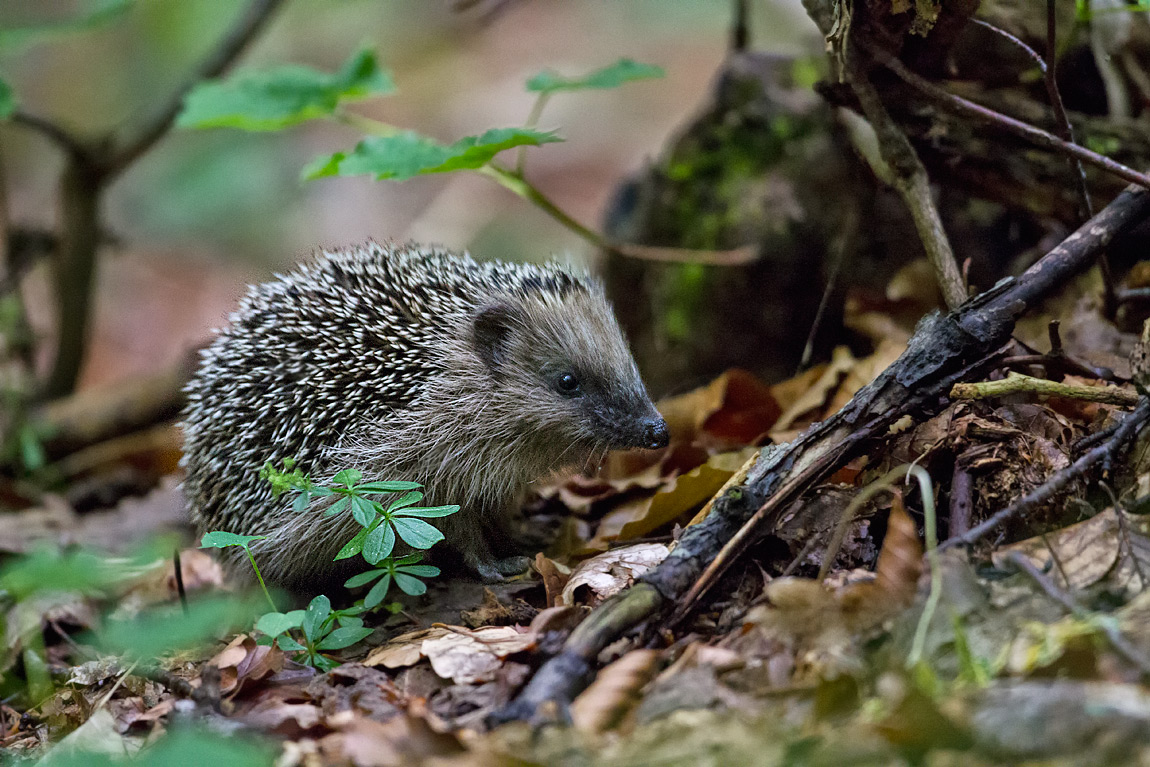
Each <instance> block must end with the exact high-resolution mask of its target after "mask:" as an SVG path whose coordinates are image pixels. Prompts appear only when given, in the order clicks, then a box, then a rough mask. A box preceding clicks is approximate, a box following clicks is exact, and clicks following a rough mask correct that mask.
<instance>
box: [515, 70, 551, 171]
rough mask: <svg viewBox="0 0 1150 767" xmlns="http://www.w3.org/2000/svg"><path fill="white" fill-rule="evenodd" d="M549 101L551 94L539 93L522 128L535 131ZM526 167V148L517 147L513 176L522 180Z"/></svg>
mask: <svg viewBox="0 0 1150 767" xmlns="http://www.w3.org/2000/svg"><path fill="white" fill-rule="evenodd" d="M550 99H551V94H550V93H548V92H547V91H541V92H540V93H539V96H538V98H536V99H535V103H534V104H532V105H531V112H530V113H529V114H528V115H527V124H526V125H524V126H523V127H525V128H527V129H528V130H535V126H536V125H538V124H539V118H540V117H542V115H543V108H544V107H545V106H547V102H548V101H549V100H550ZM526 167H527V147H526V146H521V147H519V157H518V158H517V159H516V161H515V175H516V176H518V177H519V178H523V171H524V170H525V169H526Z"/></svg>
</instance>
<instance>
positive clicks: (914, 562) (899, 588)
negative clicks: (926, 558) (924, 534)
mask: <svg viewBox="0 0 1150 767" xmlns="http://www.w3.org/2000/svg"><path fill="white" fill-rule="evenodd" d="M921 575H922V543H920V542H919V539H918V528H917V526H916V525H915V523H914V520H913V519H911V518H910V515H909V514H907V513H906V507H905V506H903V503H902V495H901V494H895V495H893V496H892V502H891V509H890V518H889V521H888V522H887V528H886V538H884V539H883V542H882V549H881V550H880V551H879V554H878V564H877V565H876V566H875V581H874V587H875V588H876V589H877V590H878V592H879V594H880V595H881V596H885V597H889V598H890V600H891V602H892V603H893V606H898V607H905V606H907V605H909V604H910V603H911V602H912V601H914V595H915V591H916V590H917V587H918V579H919V576H921ZM859 585H860V586H862V585H863V584H859Z"/></svg>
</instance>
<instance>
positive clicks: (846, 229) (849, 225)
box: [795, 200, 859, 375]
mask: <svg viewBox="0 0 1150 767" xmlns="http://www.w3.org/2000/svg"><path fill="white" fill-rule="evenodd" d="M847 205H848V206H849V207H848V209H847V213H846V215H845V216H844V220H843V222H842V224H841V228H840V229H839V233H838V236H836V237H835V239H834V241H833V242H832V243H831V247H830V257H831V270H830V273H829V274H827V284H826V286H825V287H824V288H823V295H822V297H821V298H820V299H819V308H818V309H816V310H815V318H814V320H812V321H811V329H810V332H808V333H807V342H806V344H804V345H803V354H802V356H801V357H800V358H799V365H798V369H797V370H796V371H795V375H798V374H799V373H801V372H803V371H804V370H806V369H807V366H808V365H810V364H811V357H812V356H813V355H814V352H815V340H816V339H817V338H818V335H819V329H820V328H821V327H822V324H823V315H824V314H826V310H827V306H828V305H829V304H830V301H831V296H832V295H834V293H835V291H836V290H837V289H838V284H839V276H840V275H841V274H842V270H843V266H844V265H845V264H846V262H847V254H848V253H849V252H850V251H851V246H852V245H853V244H854V241H855V239H856V238H857V237H858V230H859V211H858V205H856V204H855V202H854V200H851V201H850V202H848V203H847Z"/></svg>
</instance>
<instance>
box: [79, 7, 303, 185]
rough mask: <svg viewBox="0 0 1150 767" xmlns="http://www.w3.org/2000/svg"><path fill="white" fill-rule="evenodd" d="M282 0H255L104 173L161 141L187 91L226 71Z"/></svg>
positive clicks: (115, 172)
mask: <svg viewBox="0 0 1150 767" xmlns="http://www.w3.org/2000/svg"><path fill="white" fill-rule="evenodd" d="M283 1H284V0H252V3H251V4H250V5H249V6H248V8H247V10H246V11H244V14H243V16H241V17H240V19H239V20H238V21H237V22H236V25H235V26H234V27H233V28H232V30H231V31H230V32H229V33H228V34H227V36H226V37H224V39H222V40H220V42H219V44H218V45H217V46H216V48H215V49H214V50H213V51H212V52H211V53H209V54H208V55H207V56H206V57H205V58H204V60H203V61H201V62H200V64H199V66H197V67H196V68H195V69H194V70H193V71H192V72H191V73H190V74H189V75H188V77H187V79H186V80H185V81H184V83H183V84H182V85H181V86H180V87H179V88H177V89H176V92H175V93H173V94H172V95H171V97H170V98H169V99H168V103H167V104H165V105H164V106H163V107H162V108H161V109H160V110H159V111H158V112H156V114H155V115H154V116H153V117H152V118H151V119H149V120H147V121H146V122H145V123H144V124H143V126H141V127H140V128H139V129H138V130H137V131H136V133H135V135H133V136H131V137H129V138H128V139H126V140H125V141H124V142H123V143H122V144H121V146H119V147H118V148H117V149H115V150H113V151H112V153H111V154H110V156H108V157H107V158H105V159H104V160H103V162H102V163H101V167H102V169H103V171H104V173H106V174H107V175H108V176H109V177H113V176H116V175H118V174H119V173H121V172H122V171H123V170H124V169H125V168H127V167H128V166H129V165H131V164H132V163H133V162H134V161H135V160H136V159H137V158H139V157H140V155H142V154H144V153H145V152H147V151H148V150H149V149H150V148H151V147H152V145H153V144H155V143H156V142H157V141H159V140H160V139H161V138H162V137H163V136H164V134H165V133H167V132H168V129H169V128H171V127H172V123H173V122H175V120H176V116H177V115H178V114H179V113H180V109H181V108H182V107H183V104H184V97H185V96H186V95H187V94H188V91H190V90H191V89H192V88H193V87H194V86H195V85H196V83H198V82H200V81H202V80H207V79H210V78H213V77H218V76H219V75H220V74H222V73H223V72H225V71H227V69H228V68H229V67H231V65H232V64H233V63H234V62H235V60H236V59H237V58H238V57H239V55H240V54H241V53H243V51H244V49H245V48H246V47H247V46H248V44H249V43H250V42H251V41H252V39H253V38H254V37H255V36H256V34H258V33H259V31H260V30H261V29H263V27H264V25H265V24H266V23H267V21H268V19H269V18H270V17H271V15H272V13H273V12H274V11H275V10H276V9H277V8H278V7H279V6H280V5H282V4H283Z"/></svg>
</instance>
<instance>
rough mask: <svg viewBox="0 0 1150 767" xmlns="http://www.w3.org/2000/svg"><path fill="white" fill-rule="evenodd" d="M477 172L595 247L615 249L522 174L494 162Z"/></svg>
mask: <svg viewBox="0 0 1150 767" xmlns="http://www.w3.org/2000/svg"><path fill="white" fill-rule="evenodd" d="M477 172H478V173H480V174H481V175H484V176H487V177H488V178H490V179H492V180H494V181H495V183H497V184H499V185H500V186H502V187H503V188H504V189H507V190H508V191H511V192H514V193H515V194H517V195H519V196H520V197H522V198H523V199H524V200H527V201H528V202H530V203H532V204H533V205H535V207H537V208H539V209H540V210H542V211H543V212H544V213H546V214H547V215H549V216H551V218H553V219H555V220H556V221H558V222H559V223H560V224H562V225H563V226H565V227H566V228H567V229H569V230H571V231H572V232H574V233H575V234H577V235H579V236H580V237H582V238H583V239H584V240H586V241H587V242H589V243H591V244H592V245H594V246H595V247H597V248H604V249H606V250H615V247H614V246H613V245H611V243H609V242H608V241H607V240H606V239H604V238H603V236H602V235H600V234H599V233H598V232H595V231H593V230H591V229H588V228H587V227H585V226H583V225H582V224H580V223H579V222H578V221H576V220H575V219H573V218H572V217H571V216H569V215H567V214H566V213H565V212H564V211H563V210H562V209H561V208H560V207H559V206H558V205H556V204H555V203H554V202H552V201H551V199H550V198H549V197H547V195H545V194H543V192H541V191H539V189H538V188H537V187H536V186H535V185H533V184H532V183H531V182H530V181H528V180H527V179H525V178H523V176H520V175H519V174H517V173H515V172H514V171H511V170H508V169H507V168H503V167H501V166H499V165H496V164H494V163H488V164H487V165H484V166H483V167H481V168H478V169H477Z"/></svg>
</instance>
